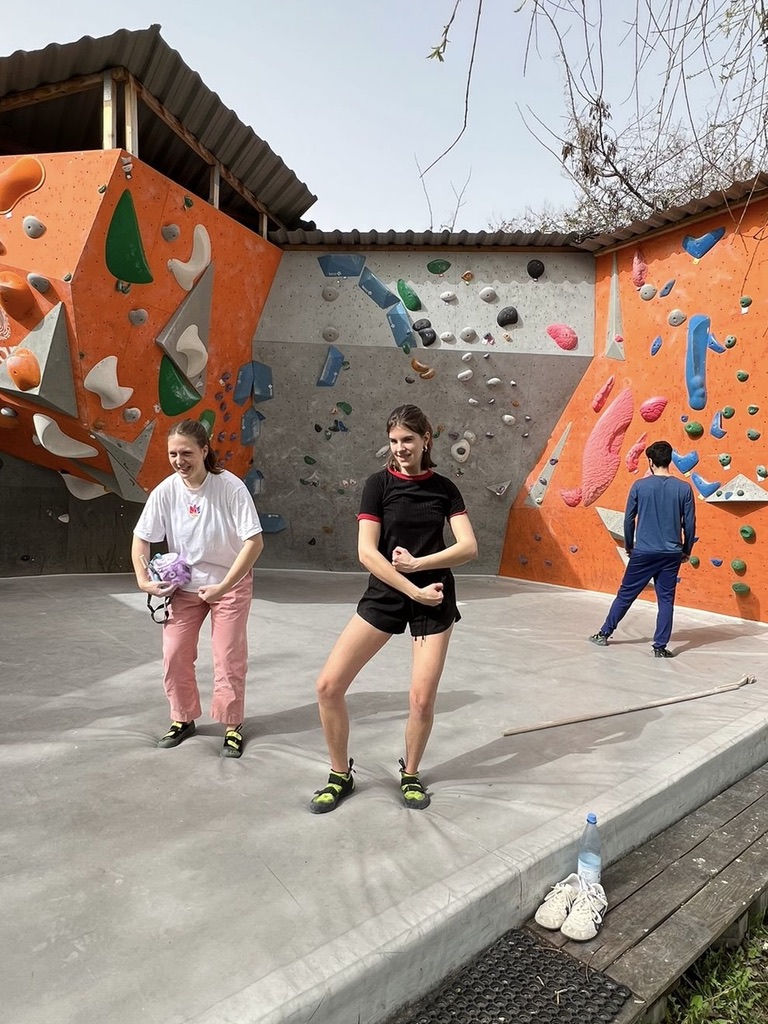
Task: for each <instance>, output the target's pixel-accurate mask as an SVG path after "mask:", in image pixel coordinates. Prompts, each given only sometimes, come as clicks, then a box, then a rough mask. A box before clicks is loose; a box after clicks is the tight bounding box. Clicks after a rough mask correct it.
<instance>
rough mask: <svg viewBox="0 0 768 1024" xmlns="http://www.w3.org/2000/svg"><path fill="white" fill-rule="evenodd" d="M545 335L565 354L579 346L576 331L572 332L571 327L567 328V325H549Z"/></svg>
mask: <svg viewBox="0 0 768 1024" xmlns="http://www.w3.org/2000/svg"><path fill="white" fill-rule="evenodd" d="M547 334H548V335H549V336H550V338H551V339H552V341H554V343H555V344H556V345H559V346H560V348H563V349H565V350H566V352H570V351H571V350H572V349H574V348H576V346H577V345H578V344H579V338H578V335H577V334H576V331H574V329H573V328H572V327H569V326H568V324H550V326H549V327H548V328H547Z"/></svg>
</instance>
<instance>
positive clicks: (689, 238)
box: [683, 228, 725, 260]
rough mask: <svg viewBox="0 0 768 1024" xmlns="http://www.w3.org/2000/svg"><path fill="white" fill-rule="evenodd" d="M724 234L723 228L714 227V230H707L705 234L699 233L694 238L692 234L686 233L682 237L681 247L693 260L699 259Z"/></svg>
mask: <svg viewBox="0 0 768 1024" xmlns="http://www.w3.org/2000/svg"><path fill="white" fill-rule="evenodd" d="M724 234H725V228H715V229H714V231H708V232H707V233H706V235H700V236H699V237H698V238H694V237H693V235H686V236H685V238H684V239H683V248H684V249H685V251H686V252H687V253H688V255H689V256H693V258H694V259H695V260H700V259H701V258H702V256H706V255H707V253H708V252H709V250H710V249H711V248H712V247H713V246H714V245H717V243H718V242H719V241H720V239H721V238H722V237H723V235H724Z"/></svg>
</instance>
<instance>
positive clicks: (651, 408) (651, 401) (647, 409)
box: [640, 395, 668, 423]
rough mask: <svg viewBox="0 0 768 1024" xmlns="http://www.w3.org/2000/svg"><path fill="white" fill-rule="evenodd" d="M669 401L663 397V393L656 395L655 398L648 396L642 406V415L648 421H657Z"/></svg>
mask: <svg viewBox="0 0 768 1024" xmlns="http://www.w3.org/2000/svg"><path fill="white" fill-rule="evenodd" d="M667 401H668V399H666V398H663V397H662V396H661V395H656V396H655V397H654V398H646V400H645V401H644V402H643V404H642V405H641V406H640V415H641V416H642V417H643V419H644V420H645V422H646V423H655V422H656V420H657V419H658V418H659V416H661V414H662V413H663V412H664V410H665V409H666V407H667Z"/></svg>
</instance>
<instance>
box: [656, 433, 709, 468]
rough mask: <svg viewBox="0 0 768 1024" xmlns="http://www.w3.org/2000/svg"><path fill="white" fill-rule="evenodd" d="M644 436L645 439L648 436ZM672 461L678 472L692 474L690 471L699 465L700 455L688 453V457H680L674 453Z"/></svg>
mask: <svg viewBox="0 0 768 1024" xmlns="http://www.w3.org/2000/svg"><path fill="white" fill-rule="evenodd" d="M643 436H644V437H645V436H646V435H643ZM672 461H673V462H674V464H675V466H676V467H677V470H678V472H680V473H683V474H685V473H690V471H691V470H692V469H693V468H694V467H695V466H698V464H699V453H698V452H688V454H687V455H680V453H679V452H676V451H673V452H672Z"/></svg>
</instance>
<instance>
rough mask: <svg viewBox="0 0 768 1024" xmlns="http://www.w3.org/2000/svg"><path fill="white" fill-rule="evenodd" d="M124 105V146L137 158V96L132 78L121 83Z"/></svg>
mask: <svg viewBox="0 0 768 1024" xmlns="http://www.w3.org/2000/svg"><path fill="white" fill-rule="evenodd" d="M123 103H124V106H125V148H126V149H127V150H128V152H129V153H130V154H131V156H135V157H136V158H137V159H138V156H139V97H138V93H137V92H136V86H135V85H134V83H133V79H132V78H128V79H126V81H125V82H124V83H123Z"/></svg>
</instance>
